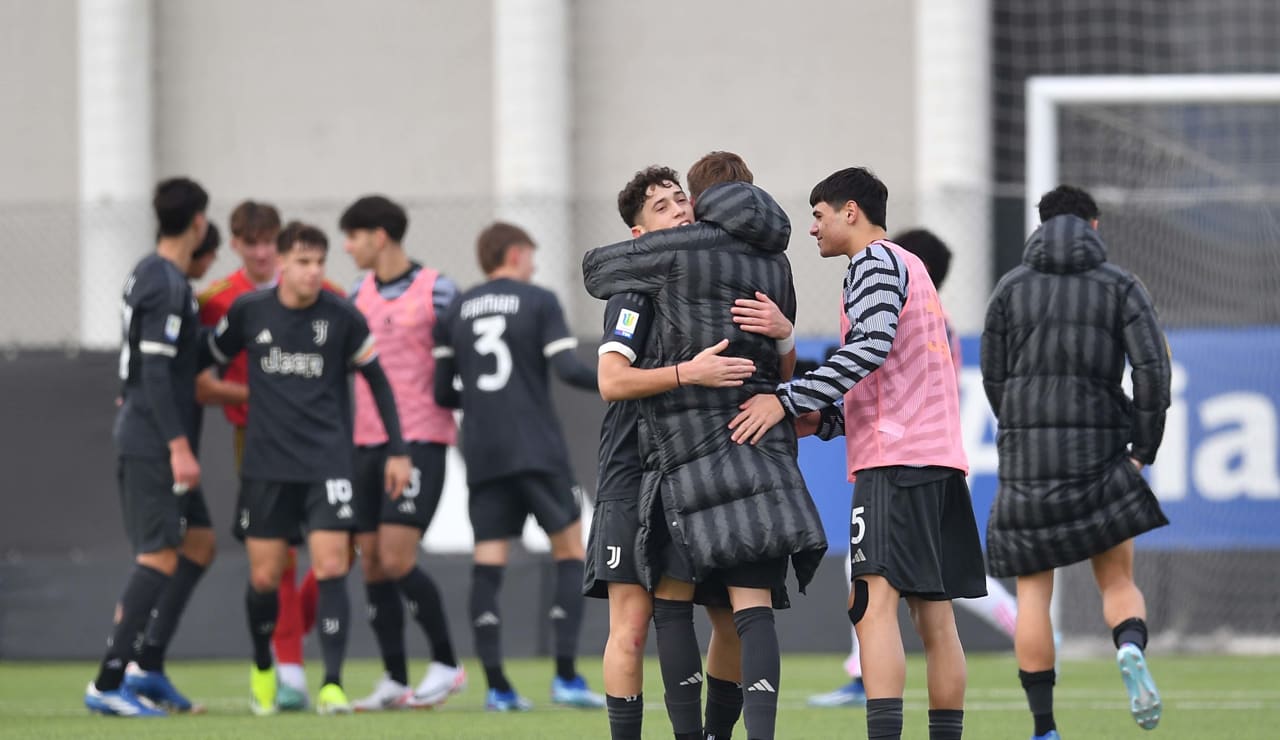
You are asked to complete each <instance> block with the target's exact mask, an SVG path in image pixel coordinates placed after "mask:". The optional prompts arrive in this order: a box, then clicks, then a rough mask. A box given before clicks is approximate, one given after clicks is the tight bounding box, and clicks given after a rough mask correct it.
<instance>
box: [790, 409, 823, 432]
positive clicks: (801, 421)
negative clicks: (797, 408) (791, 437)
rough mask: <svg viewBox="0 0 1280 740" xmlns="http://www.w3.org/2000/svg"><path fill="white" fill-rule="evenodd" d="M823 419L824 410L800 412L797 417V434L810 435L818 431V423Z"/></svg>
mask: <svg viewBox="0 0 1280 740" xmlns="http://www.w3.org/2000/svg"><path fill="white" fill-rule="evenodd" d="M821 420H822V412H820V411H810V412H809V413H807V414H800V415H799V416H797V417H796V436H797V437H808V436H809V435H811V434H817V433H818V425H819V424H820V423H821Z"/></svg>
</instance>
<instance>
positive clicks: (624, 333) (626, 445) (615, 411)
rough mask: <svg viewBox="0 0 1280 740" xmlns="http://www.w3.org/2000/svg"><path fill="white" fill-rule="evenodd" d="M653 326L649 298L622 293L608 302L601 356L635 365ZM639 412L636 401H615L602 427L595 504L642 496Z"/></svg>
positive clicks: (600, 350)
mask: <svg viewBox="0 0 1280 740" xmlns="http://www.w3.org/2000/svg"><path fill="white" fill-rule="evenodd" d="M652 323H653V306H652V304H651V302H650V300H649V298H648V296H643V295H640V294H639V293H620V294H618V295H616V296H613V297H612V298H610V299H609V302H608V303H607V304H606V305H605V309H604V336H603V337H602V338H601V339H600V349H599V354H600V356H602V357H603V356H604V355H605V354H606V353H608V352H617V353H618V354H621V355H623V356H624V357H626V358H627V359H628V360H630V361H631V363H632V364H633V365H634V364H636V362H637V360H639V359H640V357H641V355H642V354H643V352H644V345H645V342H646V341H647V340H648V336H649V326H650V325H651V324H652ZM639 418H640V409H639V406H638V404H637V403H636V402H635V401H614V402H613V403H610V404H609V408H608V409H607V410H606V411H605V413H604V421H602V422H601V424H600V459H599V469H598V476H597V483H596V500H597V501H609V500H615V499H632V498H636V497H637V496H639V495H640V477H641V475H643V473H644V470H643V465H642V464H641V459H640V439H639V436H638V434H637V424H638V422H639Z"/></svg>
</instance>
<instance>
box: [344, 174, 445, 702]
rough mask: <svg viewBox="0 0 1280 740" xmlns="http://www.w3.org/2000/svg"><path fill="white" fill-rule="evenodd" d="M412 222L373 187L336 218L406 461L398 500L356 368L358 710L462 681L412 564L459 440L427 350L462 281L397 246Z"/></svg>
mask: <svg viewBox="0 0 1280 740" xmlns="http://www.w3.org/2000/svg"><path fill="white" fill-rule="evenodd" d="M408 226H409V218H408V216H407V215H406V214H405V211H404V209H403V208H401V207H400V206H399V205H397V204H396V203H393V202H392V201H390V200H388V199H387V198H385V197H383V196H380V195H371V196H366V197H364V198H360V199H359V200H357V201H356V202H355V203H352V204H351V205H350V206H349V207H348V208H347V210H346V211H344V212H343V214H342V217H341V219H340V220H339V227H340V228H341V229H342V231H343V233H344V234H345V235H346V250H347V253H348V254H349V255H351V258H352V259H353V260H354V261H355V263H356V267H358V268H360V269H361V270H366V271H367V272H366V273H365V275H364V276H363V277H362V278H361V279H360V281H359V282H358V283H357V284H356V287H355V289H354V290H353V291H352V293H351V299H352V301H354V302H355V305H356V308H358V309H360V312H361V313H363V314H364V316H365V319H366V320H367V321H368V322H369V331H370V332H372V333H373V337H374V341H376V342H377V345H378V356H379V361H380V362H381V363H382V367H383V370H384V371H385V372H386V374H387V379H388V380H389V381H390V382H391V389H392V391H394V392H395V396H396V408H397V410H398V411H399V413H400V423H401V433H402V434H403V435H404V439H405V442H406V444H407V446H408V450H409V457H410V458H411V459H412V460H413V477H412V478H411V479H410V482H409V486H408V487H407V488H405V490H404V494H403V495H402V496H401V497H400V498H399V499H398V500H393V499H391V498H390V497H389V496H388V495H387V493H386V491H385V490H384V489H385V486H384V485H383V482H384V481H383V468H384V467H385V465H386V458H387V432H386V429H384V428H383V426H382V421H381V419H380V418H379V416H378V409H377V405H376V403H375V402H374V398H373V392H372V391H371V390H370V389H369V384H368V382H367V381H365V380H364V378H362V377H357V378H356V381H355V395H356V409H355V443H356V453H355V460H354V463H353V467H354V478H353V479H352V486H353V488H354V493H355V501H356V504H357V505H356V519H357V522H356V527H357V528H356V546H357V548H358V550H359V552H360V562H361V565H362V566H363V569H364V582H365V591H366V594H367V596H368V604H369V622H370V625H371V626H372V627H373V633H374V636H375V637H376V638H377V641H378V650H379V652H380V653H381V654H382V663H383V667H384V668H385V670H386V673H385V674H384V675H383V676H382V678H381V679H380V680H379V681H378V684H377V686H376V687H375V688H374V691H373V693H372V694H370V695H369V696H367V697H365V698H363V699H359V700H357V701H356V702H354V706H355V709H356V711H374V710H379V709H392V708H402V707H431V706H435V705H438V704H441V703H443V702H444V700H445V699H447V698H448V697H449V696H450V695H452V694H455V693H457V692H458V691H461V690H462V688H463V686H464V685H465V683H466V672H465V671H463V669H462V666H461V665H460V664H459V663H458V658H457V656H456V655H455V654H454V650H453V643H452V641H451V640H450V639H449V625H448V622H447V621H446V618H445V614H444V606H443V604H442V603H441V600H440V590H439V588H437V586H436V583H435V581H433V580H432V579H431V577H430V576H429V575H427V573H426V572H425V571H424V570H423V569H422V568H420V567H418V564H417V556H418V548H419V545H420V543H421V541H422V535H423V533H424V532H426V530H427V527H429V526H430V525H431V518H432V517H433V516H434V515H435V512H436V507H437V506H438V505H439V503H440V495H441V493H442V492H443V490H444V471H445V453H446V452H447V451H448V449H449V446H450V445H453V444H455V443H456V441H457V427H456V425H455V423H454V420H453V411H452V410H450V409H446V408H442V407H440V406H438V405H437V404H436V402H435V398H434V396H433V395H432V383H433V380H434V377H435V358H433V357H432V355H431V350H432V349H433V348H434V344H433V341H432V330H433V329H434V327H435V325H436V321H437V320H438V318H439V317H440V316H442V315H443V314H444V313H445V311H446V310H447V309H448V308H449V306H451V305H452V304H453V301H454V299H455V298H457V297H458V287H457V285H455V284H454V282H453V281H452V280H450V279H449V278H447V277H445V276H444V275H441V274H440V273H439V272H437V271H436V270H432V269H430V268H427V267H423V266H422V265H421V264H419V263H418V262H415V261H412V260H410V259H409V255H408V254H406V252H405V250H404V248H403V247H402V246H401V241H402V240H403V239H404V234H405V231H406V229H407V228H408ZM402 594H403V596H404V598H405V599H407V600H408V601H409V612H410V614H412V615H413V617H414V619H415V620H417V622H418V624H419V625H420V626H421V627H422V631H423V633H424V634H425V635H426V637H427V641H428V642H429V643H430V644H431V657H432V660H431V665H430V666H429V667H428V668H427V673H426V675H425V676H424V677H423V679H422V681H421V682H420V683H419V684H418V686H417V688H416V689H411V688H409V685H408V684H409V677H408V666H407V664H406V659H405V647H404V607H403V606H402V605H401V603H400V597H401V595H402Z"/></svg>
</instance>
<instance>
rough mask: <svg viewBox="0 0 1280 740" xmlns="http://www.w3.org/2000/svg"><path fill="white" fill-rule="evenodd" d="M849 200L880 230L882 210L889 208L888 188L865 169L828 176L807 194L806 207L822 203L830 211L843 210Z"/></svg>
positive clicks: (848, 170)
mask: <svg viewBox="0 0 1280 740" xmlns="http://www.w3.org/2000/svg"><path fill="white" fill-rule="evenodd" d="M849 201H853V202H854V203H857V204H858V210H860V211H862V212H863V213H865V214H866V215H867V218H868V219H869V220H870V221H871V223H873V224H875V225H876V226H879V227H880V228H882V229H884V228H888V227H886V226H885V211H886V210H887V209H888V205H889V189H888V188H886V187H885V186H884V183H883V182H881V181H880V178H878V177H876V176H875V174H874V173H872V172H871V170H869V169H867V168H866V167H849V168H847V169H843V170H840V171H839V172H833V173H831V174H830V175H829V176H828V177H827V179H825V180H823V181H822V182H820V183H818V184H817V185H814V186H813V192H811V193H809V205H811V206H816V205H818V203H826V204H827V205H829V206H831V207H832V208H833V209H840V208H843V207H844V204H845V203H848V202H849Z"/></svg>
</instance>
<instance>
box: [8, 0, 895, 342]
mask: <svg viewBox="0 0 1280 740" xmlns="http://www.w3.org/2000/svg"><path fill="white" fill-rule="evenodd" d="M914 5H915V4H914V3H912V2H901V1H900V0H859V1H858V2H856V3H851V2H844V1H843V0H799V1H797V2H790V3H778V2H773V0H743V1H741V2H734V1H732V0H705V1H703V2H698V3H688V4H684V5H681V6H679V7H670V8H667V7H656V6H651V5H644V4H639V3H633V2H625V1H624V0H591V1H585V0H578V1H577V2H572V3H571V4H570V12H571V19H570V39H571V43H572V48H571V49H570V51H569V59H570V74H571V81H570V83H571V92H570V98H571V101H572V119H573V120H572V126H573V130H572V136H571V156H572V159H573V172H572V176H571V180H572V192H573V213H574V215H573V219H572V231H573V237H572V239H571V241H572V242H573V243H572V244H568V245H557V246H562V247H563V248H565V249H567V250H568V251H569V252H570V254H569V255H568V268H567V269H568V270H569V271H570V272H572V275H570V276H569V279H568V283H569V284H570V285H572V286H574V288H573V290H572V291H571V294H570V295H566V296H564V298H565V303H566V308H567V309H568V310H569V313H570V317H571V320H572V323H573V325H574V328H575V329H576V330H577V331H579V332H582V333H588V334H590V333H594V332H595V331H596V330H597V324H598V322H599V311H600V308H601V305H600V304H599V303H598V302H596V301H594V300H591V299H589V298H588V297H587V296H586V295H585V293H584V292H583V291H582V290H581V289H580V288H579V287H577V286H579V285H580V283H581V275H580V273H579V270H578V265H579V264H580V259H579V258H580V256H581V254H582V252H583V251H585V250H586V249H588V248H591V247H594V246H597V245H599V244H603V243H606V242H610V241H613V240H616V239H619V238H622V237H623V236H625V234H626V231H625V229H624V228H623V224H622V222H621V220H620V219H619V217H618V216H617V212H616V194H617V192H618V190H619V188H620V187H621V186H622V185H623V183H624V182H625V181H626V180H627V179H629V178H630V176H631V174H632V173H633V172H634V171H635V170H637V169H639V168H641V167H644V166H647V165H649V164H653V163H665V164H670V165H671V166H674V167H675V168H676V169H678V170H679V171H681V173H684V172H685V171H686V170H687V169H688V166H689V165H690V164H691V163H692V162H693V161H694V160H695V159H697V158H698V157H699V156H701V155H702V154H704V153H706V152H707V151H710V150H713V149H729V150H733V151H737V152H739V153H741V154H742V155H743V156H744V157H745V158H746V159H747V161H748V163H749V164H750V165H751V167H752V169H753V170H754V171H755V173H756V175H757V180H758V182H759V183H760V184H761V185H763V186H764V187H766V188H767V189H769V190H770V192H772V193H773V194H774V195H775V196H776V197H777V198H778V199H779V200H780V201H781V202H782V203H783V205H784V206H785V207H786V208H787V209H788V211H789V213H790V214H791V216H792V220H793V235H794V236H793V240H792V252H791V256H792V262H793V264H794V265H795V270H796V281H797V286H798V287H799V289H800V293H801V303H800V328H801V330H802V331H804V332H808V333H823V334H832V335H833V334H834V333H835V326H836V314H835V308H834V307H835V305H836V302H837V300H838V299H837V295H838V291H839V285H840V278H841V274H842V272H843V265H842V264H840V263H839V261H837V260H829V261H825V262H824V261H822V260H819V259H818V258H817V256H816V254H815V250H814V246H813V242H812V240H811V239H810V238H809V237H808V235H807V230H808V225H809V216H808V213H809V205H808V193H809V190H810V189H811V188H812V186H813V185H814V183H816V182H817V181H818V180H820V179H821V178H823V177H825V176H826V175H828V174H830V173H831V172H833V171H834V170H836V169H839V168H841V167H846V166H849V165H853V164H865V165H869V166H871V167H872V168H873V169H875V170H876V171H877V172H878V173H879V174H880V175H881V177H882V178H883V179H884V180H885V181H886V182H887V183H888V186H889V190H890V206H889V218H890V226H891V227H892V228H897V227H906V226H909V225H912V223H911V221H912V218H913V214H914V202H913V201H914V196H913V193H914V190H915V171H916V169H915V161H914V150H915V141H914V138H913V137H914V125H913V118H914V116H915V103H914V100H915V94H914V85H915V82H914V80H915V78H916V75H915V72H914V65H915V61H914V60H915V58H916V55H915V53H914V48H913V45H914V43H915V41H914V39H915V36H914V33H913V30H912V29H913V23H914V12H915V11H914ZM151 8H152V13H153V32H154V39H155V41H154V43H155V52H154V55H153V66H154V69H153V74H154V106H155V112H154V116H155V119H154V127H155V131H156V134H155V142H154V146H155V152H154V162H155V169H156V176H157V177H165V176H170V175H176V174H184V175H189V176H192V177H194V178H196V179H197V180H199V181H200V182H201V183H203V184H204V185H205V186H206V188H207V189H208V190H209V192H210V194H211V196H212V198H213V207H212V210H211V216H212V217H213V218H214V220H215V222H217V223H219V224H220V225H223V226H225V219H226V215H227V213H228V212H229V211H230V209H231V207H232V206H234V205H235V203H236V202H238V201H239V200H241V199H243V198H246V197H253V198H257V199H265V200H271V201H274V202H276V203H277V204H279V205H280V206H281V209H282V211H283V214H284V216H285V217H286V218H303V219H306V220H310V221H313V222H315V223H317V224H318V225H319V226H321V227H323V228H324V229H325V230H326V231H327V232H328V233H329V235H330V237H331V238H332V239H333V243H332V247H333V251H332V256H331V260H330V265H331V270H330V271H331V273H332V275H333V277H334V278H335V279H336V280H338V281H339V282H340V283H345V282H347V281H348V280H350V279H351V278H352V277H353V276H354V270H353V269H352V267H351V265H350V260H349V259H348V258H347V257H346V255H345V254H343V253H342V251H341V237H340V234H339V233H338V231H337V223H336V222H337V217H338V214H339V213H340V212H341V209H342V208H343V207H345V206H346V205H347V204H348V203H350V202H351V200H353V199H354V198H355V197H357V196H359V195H361V194H364V193H367V192H374V191H377V192H383V193H386V194H387V195H389V196H391V197H393V198H397V199H400V200H401V201H403V202H405V203H406V205H408V206H409V210H410V217H411V223H410V228H409V235H408V238H407V239H406V244H407V246H408V247H409V249H410V252H411V253H412V254H414V256H416V257H418V258H419V259H422V260H423V261H425V262H428V263H430V264H432V265H434V266H438V267H440V268H442V269H443V270H445V271H446V272H448V273H449V274H451V275H453V276H454V277H456V278H458V279H459V280H460V281H461V282H463V283H464V284H466V283H470V282H473V281H475V280H477V279H479V277H480V276H479V272H478V270H477V268H476V267H475V264H474V262H475V258H474V238H475V234H476V232H477V231H478V229H479V228H480V227H481V226H482V225H483V224H484V223H485V222H486V221H488V220H489V219H490V218H492V214H493V209H494V202H493V197H494V183H493V179H494V174H493V173H494V158H493V124H492V119H493V99H492V74H493V61H492V60H493V56H494V55H493V47H492V44H493V40H492V39H493V36H492V34H493V23H492V17H491V12H492V11H491V8H492V4H491V3H485V2H453V1H452V0H379V1H378V2H374V3H355V2H351V1H350V0H309V1H308V2H305V3H303V2H295V1H294V0H219V2H206V1H204V0H163V1H161V2H155V3H153V4H152V5H151ZM74 10H75V4H74V3H72V2H69V1H68V2H48V3H42V2H29V1H27V0H0V28H2V29H4V30H3V31H2V32H0V33H3V34H5V35H4V37H3V38H5V39H6V41H7V43H5V44H3V45H0V83H2V84H3V91H4V92H5V95H4V96H3V105H4V106H5V111H4V113H5V115H3V116H2V117H0V126H2V127H3V129H0V131H3V133H4V135H3V136H0V156H3V162H4V166H3V167H0V245H3V249H2V250H0V279H3V280H5V281H14V280H15V278H14V276H15V275H22V276H23V277H22V279H21V280H20V281H19V284H18V285H17V287H16V290H15V291H8V290H4V291H0V295H3V296H4V297H3V298H0V301H4V303H0V309H6V310H0V345H3V344H6V343H12V342H14V341H15V340H16V341H19V342H23V343H46V344H47V343H50V342H57V341H62V339H63V338H64V336H67V335H71V336H74V322H75V318H74V317H75V307H74V306H70V307H69V308H68V307H66V306H65V305H64V304H66V303H68V302H70V303H74V296H75V295H76V290H75V286H74V284H73V282H72V281H74V280H75V279H76V277H75V275H74V271H75V245H76V243H77V238H76V218H75V205H76V202H75V201H76V198H77V192H78V190H77V188H78V182H77V166H78V159H77V151H76V146H77V143H76V130H77V129H76V126H77V112H76V85H77V79H76V60H75V58H74V46H75V38H76V27H75V12H74ZM14 101H20V102H19V103H17V104H15V103H14ZM14 202H21V203H23V204H24V205H23V206H22V207H21V208H19V209H17V210H16V211H15V210H14V209H13V207H12V204H13V203H14ZM35 202H42V203H48V204H51V205H49V206H38V207H37V206H32V205H27V204H31V203H35ZM138 208H139V209H142V210H145V208H146V206H145V204H139V205H138ZM42 209H43V210H42ZM54 211H57V214H61V213H62V211H66V214H68V215H66V216H63V215H48V214H52V213H53V212H54ZM42 219H43V220H42ZM538 219H539V215H538V212H537V209H536V208H532V209H530V210H529V213H528V215H527V217H524V216H522V217H521V223H522V225H525V226H527V227H528V228H529V229H530V231H531V232H532V233H533V235H534V236H535V238H537V237H538V235H539V234H538V227H539V223H538ZM51 220H52V221H56V222H57V223H56V226H57V228H56V229H53V228H50V224H49V222H50V221H51ZM51 235H52V236H51ZM37 245H38V246H37ZM546 246H551V245H546ZM149 247H150V245H149V244H139V245H138V250H137V253H138V254H139V255H140V254H142V253H144V252H145V251H146V250H147V249H148V248H149ZM234 263H235V259H234V257H233V256H232V255H230V254H229V251H227V252H224V255H223V257H222V259H221V263H220V264H218V265H216V266H215V267H214V269H213V271H212V274H213V275H214V276H218V275H221V274H224V273H226V272H228V271H229V270H231V269H233V268H234V266H235V265H234ZM127 269H128V265H124V266H121V269H120V271H119V272H120V274H121V275H123V274H124V272H126V271H127ZM68 270H70V274H69V273H68ZM45 274H47V275H49V277H48V279H47V281H46V282H40V281H39V277H40V276H41V275H45ZM32 276H35V279H33V277H32ZM37 304H40V305H43V304H48V307H47V308H43V307H42V308H41V309H38V310H37V309H33V308H32V305H37ZM64 309H65V311H64ZM60 311H64V312H65V313H66V316H65V317H63V316H61V314H60V313H59V312H60ZM68 322H70V323H68ZM68 329H69V330H70V331H68Z"/></svg>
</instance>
